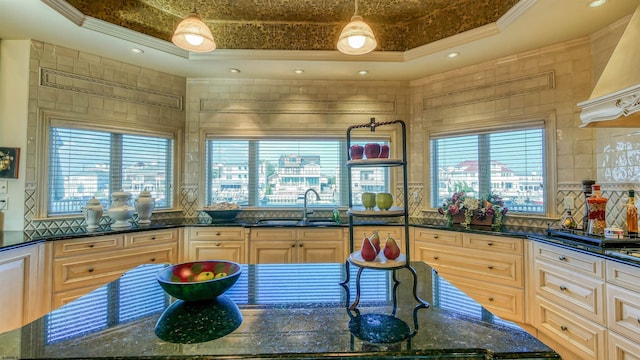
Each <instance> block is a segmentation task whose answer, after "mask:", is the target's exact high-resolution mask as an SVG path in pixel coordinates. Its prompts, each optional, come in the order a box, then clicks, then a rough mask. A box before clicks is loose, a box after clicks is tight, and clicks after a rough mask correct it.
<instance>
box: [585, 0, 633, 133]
mask: <svg viewBox="0 0 640 360" xmlns="http://www.w3.org/2000/svg"><path fill="white" fill-rule="evenodd" d="M578 106H579V107H580V108H582V113H581V114H580V119H582V125H580V127H586V126H589V127H640V5H639V6H638V8H636V10H635V12H634V14H633V15H632V16H631V20H630V21H629V24H628V25H627V28H626V29H625V31H624V33H623V34H622V37H621V38H620V41H619V42H618V45H617V46H616V48H615V49H614V51H613V54H612V55H611V58H610V59H609V62H608V63H607V65H606V66H605V68H604V71H603V72H602V75H600V78H599V79H598V82H597V83H596V86H595V87H594V89H593V92H592V93H591V97H589V100H586V101H583V102H580V103H578Z"/></svg>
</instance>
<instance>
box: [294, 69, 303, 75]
mask: <svg viewBox="0 0 640 360" xmlns="http://www.w3.org/2000/svg"><path fill="white" fill-rule="evenodd" d="M293 72H294V73H296V74H298V75H299V74H303V73H304V70H302V69H295V70H293Z"/></svg>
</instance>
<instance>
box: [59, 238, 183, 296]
mask: <svg viewBox="0 0 640 360" xmlns="http://www.w3.org/2000/svg"><path fill="white" fill-rule="evenodd" d="M134 250H135V249H132V250H122V251H118V252H114V253H109V254H103V256H99V257H96V256H94V255H85V256H77V257H73V258H61V259H54V261H53V268H54V271H53V291H54V292H59V291H66V290H72V289H75V288H79V287H85V286H93V285H104V284H106V283H108V282H110V281H113V280H116V279H117V278H118V277H120V275H122V274H123V273H125V272H126V271H128V270H131V269H133V268H134V267H136V266H138V265H141V264H148V263H172V262H175V261H176V259H177V255H176V254H177V245H176V244H171V245H169V244H167V245H158V246H154V247H149V248H148V249H145V251H144V252H142V251H139V250H137V251H134Z"/></svg>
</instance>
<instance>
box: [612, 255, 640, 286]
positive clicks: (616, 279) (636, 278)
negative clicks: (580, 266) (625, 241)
mask: <svg viewBox="0 0 640 360" xmlns="http://www.w3.org/2000/svg"><path fill="white" fill-rule="evenodd" d="M606 269H607V270H606V272H607V282H608V283H611V284H616V285H618V286H622V287H623V288H627V289H629V290H633V291H636V292H639V293H640V267H637V266H631V265H626V264H621V263H619V262H616V261H611V260H607V261H606Z"/></svg>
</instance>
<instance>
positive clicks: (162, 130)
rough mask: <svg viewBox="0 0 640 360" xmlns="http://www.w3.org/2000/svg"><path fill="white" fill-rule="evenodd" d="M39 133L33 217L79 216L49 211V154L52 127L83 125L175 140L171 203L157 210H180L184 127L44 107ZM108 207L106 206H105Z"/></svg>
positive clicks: (40, 218) (83, 127)
mask: <svg viewBox="0 0 640 360" xmlns="http://www.w3.org/2000/svg"><path fill="white" fill-rule="evenodd" d="M40 125H41V126H40V128H41V129H42V131H41V132H40V133H39V136H38V139H39V144H38V147H37V160H36V163H38V164H40V166H38V168H37V169H36V179H37V182H39V183H40V184H45V185H43V186H41V187H39V190H40V191H39V192H38V194H37V202H36V203H37V206H36V207H35V216H34V220H42V219H64V218H75V217H78V214H76V213H69V214H56V215H49V213H48V207H49V206H48V204H49V203H48V202H49V192H50V189H49V179H48V177H49V171H50V164H49V161H48V159H49V155H50V145H51V144H50V132H51V128H52V127H62V128H70V129H82V130H89V131H104V132H110V133H119V134H123V135H140V136H157V137H164V138H167V139H172V140H173V154H172V156H173V163H172V166H173V174H172V178H171V181H172V190H171V193H170V194H169V196H171V197H172V199H171V201H172V207H171V208H166V209H164V208H163V209H159V210H158V211H157V212H165V211H166V212H170V211H177V210H179V201H178V199H179V188H180V184H179V182H178V181H179V179H180V174H181V173H182V166H181V163H182V161H180V159H179V154H181V153H182V141H183V140H182V130H181V129H177V128H170V127H165V126H158V125H150V124H144V126H139V125H138V124H135V125H134V124H131V123H129V122H122V121H117V120H112V119H104V118H97V117H95V116H92V117H88V116H86V115H83V116H80V115H78V114H69V113H64V112H55V111H43V112H42V118H41V124H40ZM105 210H106V209H105Z"/></svg>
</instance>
